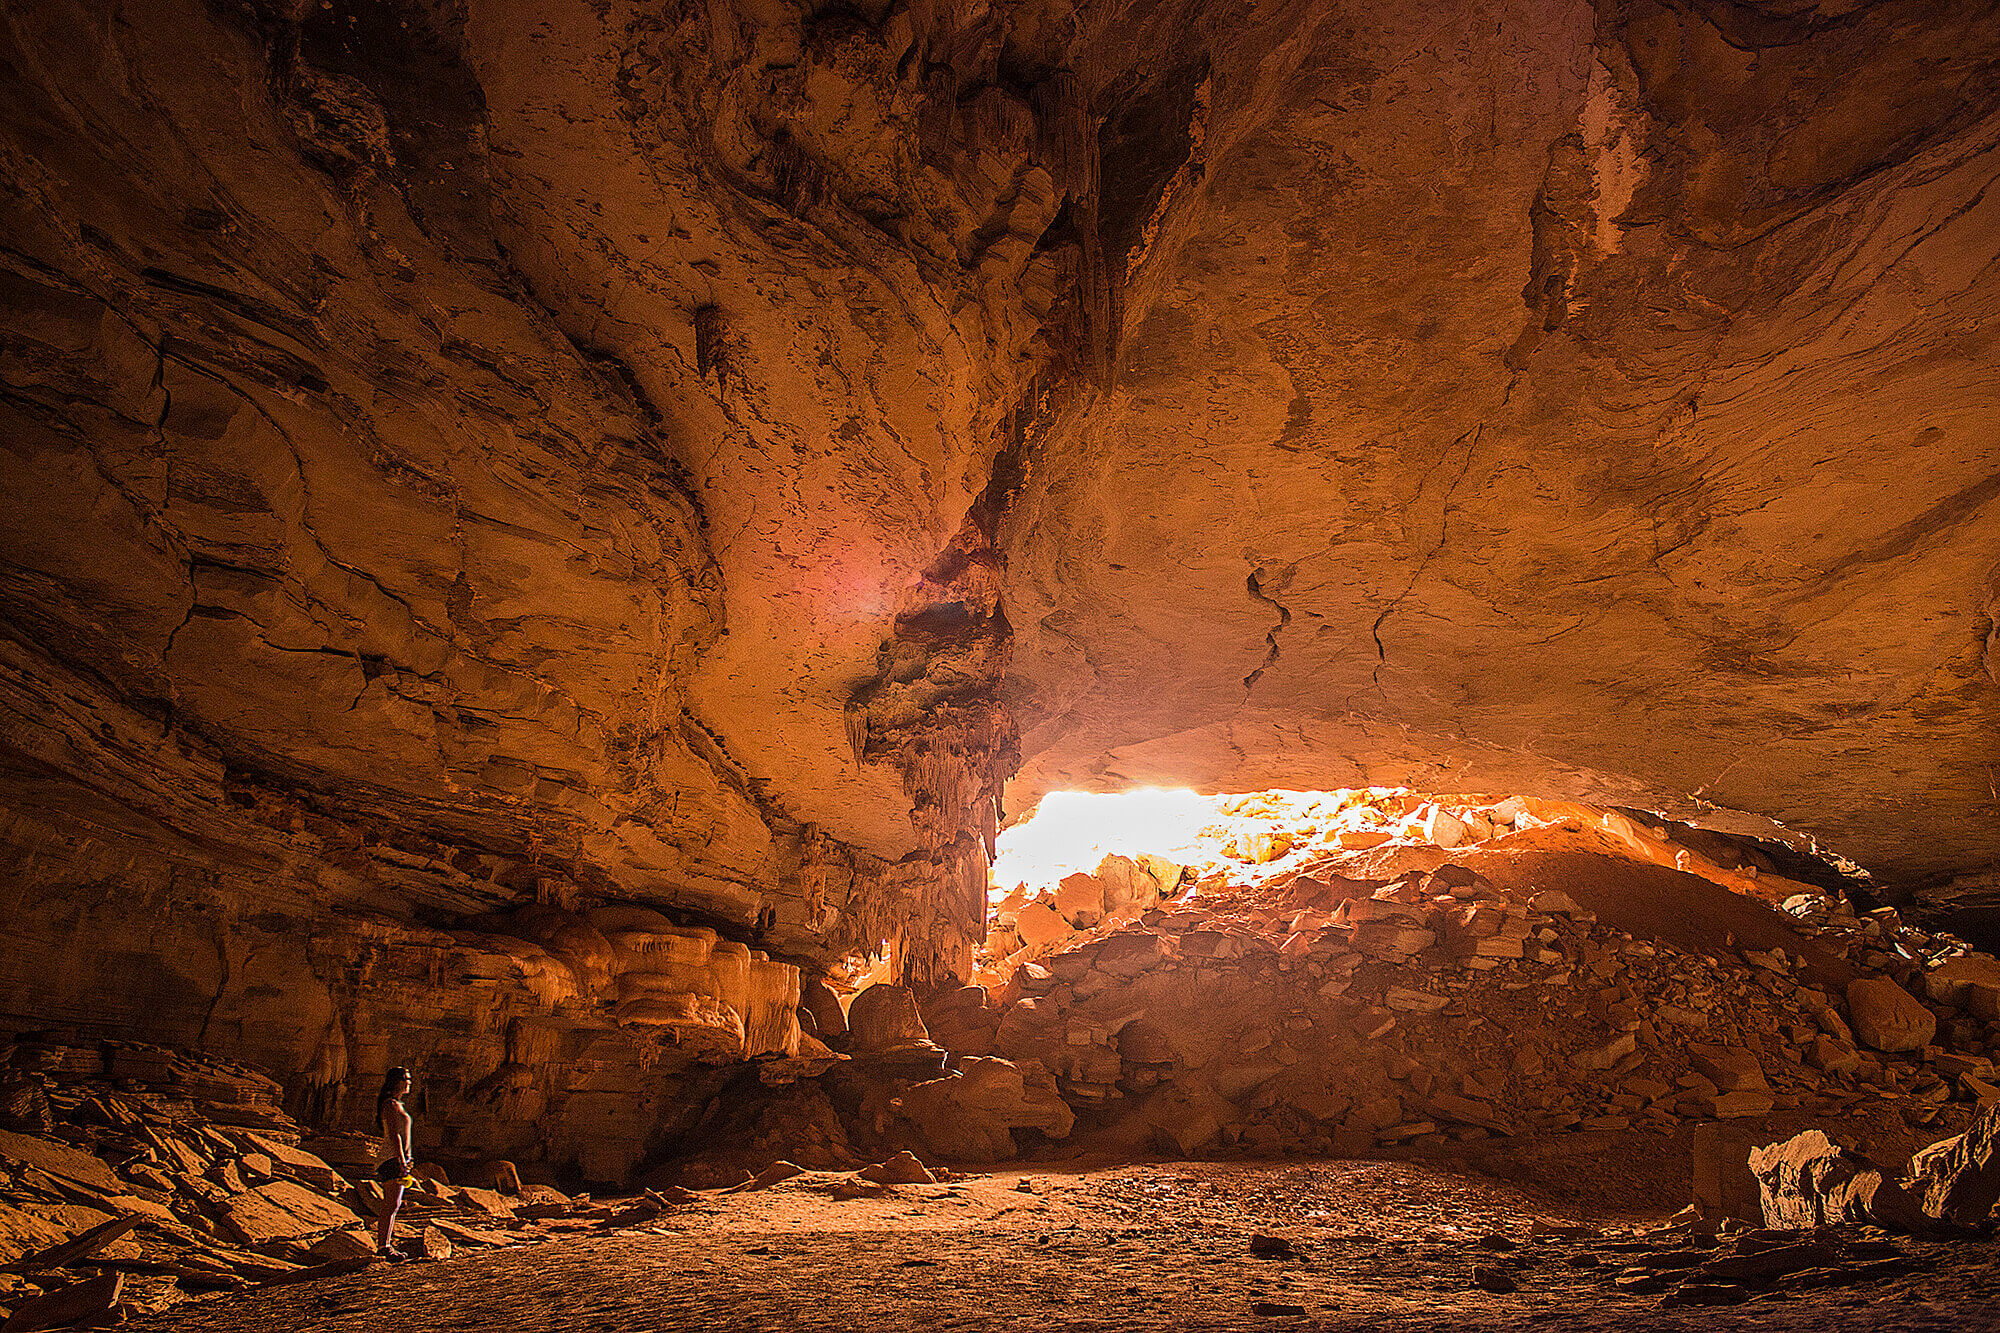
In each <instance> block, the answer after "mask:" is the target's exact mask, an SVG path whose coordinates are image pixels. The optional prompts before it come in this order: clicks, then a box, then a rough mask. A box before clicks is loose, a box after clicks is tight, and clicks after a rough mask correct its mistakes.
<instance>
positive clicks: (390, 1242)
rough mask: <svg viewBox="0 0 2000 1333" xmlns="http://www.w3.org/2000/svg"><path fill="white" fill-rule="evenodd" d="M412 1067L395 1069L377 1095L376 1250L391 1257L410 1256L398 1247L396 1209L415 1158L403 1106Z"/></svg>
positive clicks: (400, 1204)
mask: <svg viewBox="0 0 2000 1333" xmlns="http://www.w3.org/2000/svg"><path fill="white" fill-rule="evenodd" d="M409 1091H410V1071H409V1070H407V1069H402V1068H397V1069H391V1070H390V1071H389V1072H388V1074H387V1075H386V1076H385V1077H384V1078H383V1080H382V1091H381V1092H379V1093H377V1094H376V1096H375V1128H376V1130H377V1131H378V1132H379V1133H380V1134H381V1135H382V1141H381V1143H380V1144H379V1145H378V1146H377V1148H376V1150H375V1163H376V1165H375V1179H376V1181H377V1182H378V1183H379V1184H380V1185H381V1186H382V1212H381V1215H380V1216H379V1217H378V1218H377V1219H376V1225H375V1252H376V1253H377V1254H380V1255H382V1256H384V1257H385V1258H389V1259H402V1258H406V1257H407V1256H406V1255H405V1254H404V1253H403V1252H402V1251H401V1250H399V1249H397V1248H396V1242H395V1239H394V1238H395V1234H396V1210H397V1209H399V1208H401V1207H402V1206H403V1186H404V1184H405V1183H406V1182H407V1181H408V1180H409V1179H410V1166H411V1164H412V1162H414V1160H415V1156H416V1154H415V1151H414V1149H413V1147H412V1144H411V1137H412V1136H411V1130H412V1128H413V1125H412V1123H411V1121H410V1113H409V1112H408V1111H406V1110H404V1109H403V1098H404V1097H406V1096H408V1095H409Z"/></svg>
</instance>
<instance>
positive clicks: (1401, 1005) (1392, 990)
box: [1382, 986, 1451, 1015]
mask: <svg viewBox="0 0 2000 1333" xmlns="http://www.w3.org/2000/svg"><path fill="white" fill-rule="evenodd" d="M1382 1003H1383V1004H1385V1005H1387V1006H1388V1007H1389V1008H1391V1009H1396V1010H1400V1011H1402V1012H1403V1013H1406V1014H1418V1015H1423V1014H1435V1013H1437V1012H1438V1011H1439V1010H1441V1009H1443V1008H1444V1007H1445V1006H1446V1005H1448V1004H1450V1003H1451V1001H1450V1000H1449V999H1448V998H1446V997H1445V996H1442V995H1431V994H1427V993H1426V992H1424V991H1420V990H1411V989H1410V988H1409V987H1407V986H1391V987H1389V989H1388V992H1387V993H1386V994H1385V995H1384V996H1383V997H1382Z"/></svg>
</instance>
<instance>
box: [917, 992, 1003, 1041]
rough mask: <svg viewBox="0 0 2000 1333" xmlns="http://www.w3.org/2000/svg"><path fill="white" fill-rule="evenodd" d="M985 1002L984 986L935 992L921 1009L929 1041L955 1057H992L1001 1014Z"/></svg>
mask: <svg viewBox="0 0 2000 1333" xmlns="http://www.w3.org/2000/svg"><path fill="white" fill-rule="evenodd" d="M987 999H988V997H987V994H986V988H985V987H984V986H949V987H945V988H943V989H941V990H938V991H936V992H934V993H933V994H932V995H931V996H930V998H928V999H926V1000H925V1001H924V1002H923V1004H922V1006H921V1008H920V1012H921V1016H922V1018H923V1020H924V1027H925V1029H926V1030H928V1032H929V1033H930V1038H931V1040H932V1041H934V1042H936V1043H937V1044H938V1045H940V1046H942V1047H944V1048H945V1049H946V1050H948V1051H950V1052H952V1053H953V1054H955V1055H991V1054H993V1034H994V1031H995V1029H997V1028H998V1027H999V1025H1000V1014H999V1011H998V1010H995V1009H993V1008H991V1007H989V1006H988V1004H987Z"/></svg>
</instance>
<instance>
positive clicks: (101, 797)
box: [0, 0, 2000, 921]
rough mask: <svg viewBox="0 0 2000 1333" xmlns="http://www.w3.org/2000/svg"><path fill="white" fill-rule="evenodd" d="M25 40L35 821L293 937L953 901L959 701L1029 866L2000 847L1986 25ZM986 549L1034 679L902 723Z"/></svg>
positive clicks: (1340, 18) (117, 25)
mask: <svg viewBox="0 0 2000 1333" xmlns="http://www.w3.org/2000/svg"><path fill="white" fill-rule="evenodd" d="M0 38H3V39H4V44H5V49H4V61H5V82H4V93H3V94H0V95H4V98H5V106H4V113H5V115H4V119H5V122H6V132H5V137H4V140H3V141H0V147H3V148H4V153H5V165H6V175H7V178H8V179H9V181H10V182H11V183H10V184H9V186H8V187H7V189H6V191H5V194H4V202H0V208H4V224H3V225H4V232H5V237H6V239H5V243H4V260H5V264H4V271H0V281H4V283H5V284H6V289H7V290H6V291H5V293H4V294H0V309H4V313H5V316H6V327H5V330H4V334H3V335H0V380H4V382H5V386H6V392H5V397H4V400H0V412H4V414H5V422H6V424H5V427H4V432H5V436H6V438H7V442H8V448H7V450H5V451H4V452H0V463H4V465H5V466H6V468H7V469H8V475H7V478H6V482H7V486H8V492H9V497H10V500H9V504H8V505H7V506H6V510H7V512H6V516H5V531H4V533H0V544H3V545H4V552H0V554H4V559H5V564H4V569H0V576H4V577H0V599H4V612H5V619H6V621H7V623H8V625H9V632H8V634H7V635H6V636H5V640H4V643H0V650H4V653H5V655H6V660H5V661H4V663H0V667H4V677H0V689H4V699H0V702H4V704H5V728H4V742H5V745H4V749H5V755H6V764H5V779H6V792H7V799H8V802H9V806H10V808H12V809H14V810H15V811H16V812H17V813H21V812H25V817H27V818H29V819H31V820H43V821H47V820H53V819H55V818H57V815H58V813H60V815H61V817H62V818H66V819H70V820H80V821H82V822H83V823H84V824H85V825H86V826H88V827H89V828H91V829H94V830H96V831H97V832H98V833H99V834H101V835H102V836H106V837H128V838H134V839H140V840H151V842H152V843H153V844H154V845H156V846H159V847H165V848H169V849H170V852H171V854H172V855H175V856H189V857H192V856H196V855H213V854H215V853H214V847H215V846H216V845H219V844H221V843H223V842H227V843H229V844H230V846H231V847H233V848H234V849H235V850H234V851H232V852H231V853H230V855H232V856H235V857H238V858H239V859H241V860H243V862H244V863H245V864H246V865H268V866H273V867H276V866H281V865H284V864H287V855H288V852H287V846H288V843H287V839H288V838H291V837H293V835H294V834H296V833H297V832H298V830H299V828H302V827H316V826H315V825H312V820H313V819H320V818H337V819H341V820H349V821H354V822H358V823H361V824H366V825H370V826H372V827H375V828H377V829H388V830H394V831H400V832H403V833H407V832H410V831H412V830H414V831H418V832H421V833H423V834H425V835H426V836H428V837H432V838H435V839H438V840H441V841H442V842H443V843H448V844H451V845H454V846H458V847H460V848H463V849H468V851H467V854H468V855H470V856H473V858H474V859H475V860H476V859H477V854H479V853H480V852H482V851H487V852H492V853H494V854H495V855H498V854H500V853H502V852H506V853H508V854H512V855H520V854H523V852H524V849H526V851H528V852H531V853H532V854H533V856H534V857H536V858H542V857H547V858H550V859H551V863H552V864H559V865H560V866H561V867H562V868H563V871H564V873H567V874H571V875H573V876H575V877H576V878H578V879H579V880H584V879H587V880H589V881H590V882H593V883H596V884H598V885H600V886H604V887H608V888H610V889H612V890H614V891H616V892H618V893H621V894H625V895H629V896H633V897H638V898H642V899H646V900H650V901H658V902H662V903H675V904H680V905H685V906H690V907H692V908H696V909H699V910H700V911H703V912H706V913H708V914H710V915H713V916H715V917H717V918H720V919H725V920H738V921H743V920H748V919H750V917H751V916H753V915H754V914H755V912H756V911H757V910H758V901H759V888H758V886H759V883H760V879H761V878H762V877H764V876H766V875H767V874H768V869H769V865H770V861H771V857H772V850H771V845H772V838H773V836H774V830H777V829H779V828H781V827H790V826H791V825H792V824H793V823H796V824H802V825H813V826H816V827H817V828H818V829H820V830H822V831H824V832H825V833H826V834H828V835H830V836H831V837H833V838H836V839H838V840H841V841H843V842H846V843H848V844H851V845H852V846H854V847H856V848H860V849H863V850H865V851H867V852H870V853H873V854H875V855H878V856H882V857H885V858H889V859H892V860H893V859H895V858H897V857H900V856H903V855H904V854H905V853H907V852H909V851H911V850H912V848H913V847H915V846H916V845H917V842H918V836H917V833H916V832H915V831H913V826H912V820H911V800H910V796H909V794H908V792H907V790H906V780H905V776H904V775H899V773H898V771H897V769H896V767H895V765H894V764H891V763H885V762H857V757H858V756H864V755H865V756H867V757H869V758H871V759H872V758H876V757H878V756H876V755H875V754H873V753H872V752H870V750H869V746H870V738H871V737H874V738H875V739H876V740H878V741H879V740H880V738H881V736H882V735H883V734H885V733H886V732H888V731H893V730H894V727H895V726H896V724H897V720H896V718H894V717H893V716H889V715H888V712H892V711H893V709H890V707H889V705H888V704H884V703H882V702H881V701H882V700H883V699H888V698H891V695H889V694H883V693H882V690H883V682H884V681H885V680H889V681H892V683H896V684H906V683H907V681H906V680H905V679H904V676H908V675H911V674H912V673H914V674H916V675H921V676H923V677H924V678H925V679H928V680H929V681H930V682H931V683H932V684H933V685H935V686H936V687H937V688H938V689H940V690H942V691H945V692H947V693H948V692H950V691H952V690H958V691H960V692H961V693H967V692H969V693H981V692H984V693H986V694H989V695H997V697H998V698H1000V699H1001V700H1003V701H1004V702H1005V703H1006V705H1007V706H1008V707H1009V708H1010V709H1011V712H1012V717H1013V720H1014V722H1015V724H1016V725H1018V727H1019V731H1020V750H1021V756H1022V763H1021V768H1020V772H1019V775H1018V776H1017V777H1016V778H1015V779H1014V780H1013V782H1012V783H1011V784H1010V786H1009V788H1008V793H1007V795H1008V805H1009V806H1010V807H1014V808H1020V807H1023V806H1025V805H1026V804H1027V803H1028V802H1030V801H1032V800H1033V799H1034V798H1035V797H1036V796H1037V795H1038V794H1039V793H1041V792H1043V791H1047V790H1052V789H1057V788H1071V787H1084V788H1089V787H1095V788H1116V787H1120V786H1125V785H1129V784H1132V783H1173V784H1193V785H1198V786H1203V787H1206V788H1210V789H1219V790H1248V789H1256V788H1261V787H1267V786H1274V785H1294V786H1299V785H1303V786H1328V785H1335V784H1346V785H1354V784H1359V783H1363V782H1384V783H1411V784H1416V785H1422V786H1426V787H1431V788H1448V789H1462V790H1523V791H1531V792H1536V793H1544V794H1549V795H1562V796H1573V797H1583V798H1589V799H1597V800H1607V801H1614V802H1619V803H1629V804H1640V805H1647V806H1651V807H1653V808H1657V809H1662V810H1667V811H1670V812H1674V813H1678V814H1693V813H1698V812H1699V811H1700V810H1701V809H1702V808H1704V806H1706V805H1713V806H1716V807H1721V808H1723V809H1725V810H1733V811H1745V812H1750V813H1753V814H1756V815H1761V816H1766V817H1768V818H1771V819H1775V820H1778V821H1781V822H1782V823H1783V824H1785V825H1786V826H1787V827H1789V828H1791V829H1795V830H1798V831H1800V832H1803V833H1808V834H1811V835H1814V836H1817V837H1819V838H1820V839H1822V840H1823V841H1824V842H1825V843H1826V844H1827V845H1828V846H1830V847H1832V848H1833V849H1835V850H1838V851H1840V852H1843V853H1845V854H1847V855H1849V856H1852V857H1854V858H1855V859H1856V860H1858V861H1860V862H1861V863H1863V864H1864V865H1866V866H1868V867H1869V868H1871V869H1872V870H1874V871H1876V872H1877V873H1878V874H1883V875H1887V876H1892V877H1902V878H1906V879H1911V880H1914V879H1918V878H1922V877H1926V876H1940V875H1951V874H1961V873H1970V872H1976V871H1980V870H1982V869H1984V868H1986V867H1989V866H1990V865H1991V864H1992V863H1993V862H1994V860H1995V856H1996V852H2000V820H1996V819H1995V817H1994V816H1995V813H1996V810H1995V807H1996V804H2000V797H1996V795H1995V790H1996V789H1995V786H1994V782H1995V778H1994V774H1995V770H1996V768H2000V753H1996V751H2000V744H1996V740H1995V738H1996V735H1997V734H2000V733H1997V732H1996V724H2000V660H1996V657H1995V656H1994V650H1993V649H1991V648H1990V647H1989V642H1990V640H1991V639H1992V638H1993V636H1994V635H1995V632H1996V631H1995V629H1994V619H1995V616H1996V615H2000V581H1996V570H2000V401H1996V399H1997V398H2000V395H1996V391H1995V389H1994V374H1995V370H1996V368H2000V354H1997V353H2000V191H1996V190H1993V189H1991V188H1990V187H1991V186H1992V185H1993V184H1994V182H1995V179H1996V177H2000V19H1996V16H1995V14H1994V11H1993V9H1992V7H1991V5H1990V4H1986V3H1979V2H1975V0H1958V2H1956V3H1953V2H1951V0H1945V2H1943V3H1931V2H1929V0H1882V2H1881V3H1875V4H1860V3H1852V0H1827V2H1826V3H1820V4H1816V5H1815V4H1813V3H1810V2H1809V0H1770V2H1768V3H1748V2H1745V3H1735V4H1729V3H1721V2H1720V0H1711V2H1695V0H1689V2H1688V3H1682V4H1673V5H1669V4H1664V3H1656V2H1655V0H1630V2H1629V3H1612V2H1611V0H1606V3H1603V4H1600V5H1597V6H1595V7H1593V6H1591V5H1589V4H1583V3H1561V2H1559V0H1537V2H1534V3H1451V4H1446V5H1437V4H1419V3H1414V2H1413V0H1391V2H1389V3H1359V2H1358V0H1357V2H1355V3H1345V4H1339V3H1332V2H1331V0H1288V2H1285V3H1254V2H1249V0H1136V2H1134V3H1121V4H1102V5H1097V4H1086V5H1081V6H1075V5H1071V4H1068V3H1062V2H1061V0H1023V2H1022V3H1017V4H999V5H985V4H977V3H963V4H958V5H947V4H941V3H933V4H896V5H883V4H877V3H864V4H859V5H855V6H822V7H817V8H815V7H812V6H804V5H797V4H791V3H784V2H782V0H709V2H708V3H706V4H705V5H704V4H702V3H697V2H690V3H668V4H655V3H644V4H641V3H628V2H626V0H594V2H592V0H460V2H459V3H442V2H440V3H432V4H426V3H422V2H421V0H371V2H369V3H356V2H354V0H334V2H333V3H329V4H318V5H309V6H308V5H300V6H290V5H281V4H247V5H226V4H220V3H218V4H213V5H210V4H202V3H195V2H194V0H182V2H181V3H174V2H172V0H161V2H159V3H147V4H141V5H126V6H111V7H100V6H94V5H86V4H82V3H74V4H65V3H60V2H57V0H51V2H49V3H36V4H26V5H18V6H10V7H9V8H8V10H7V13H6V15H5V17H4V19H0ZM996 478H999V479H1001V480H1002V481H1004V485H1002V484H1000V482H999V481H996ZM996 496H997V497H998V498H997V500H996V499H995V497H996ZM982 497H985V499H982ZM989 502H990V503H989ZM969 513H973V514H975V515H982V516H984V520H985V528H984V530H983V532H984V535H983V537H981V538H980V540H981V541H983V542H984V543H985V546H982V547H981V549H982V550H987V549H988V548H990V551H988V554H990V556H991V557H992V559H993V561H994V562H995V564H996V566H997V565H998V564H1000V563H1002V562H1004V578H1002V579H1001V581H1000V583H999V585H998V590H999V599H1000V600H999V606H1000V607H1001V612H1000V615H1001V617H1002V620H1001V621H999V622H996V623H1004V625H1005V627H1006V628H1007V629H1008V630H1010V631H1011V639H1009V640H1008V641H1007V642H1006V643H1004V645H1002V648H1004V653H1003V652H1001V651H1000V649H996V648H995V647H994V645H993V643H992V642H991V641H990V640H989V641H982V642H983V643H985V647H984V648H983V649H982V650H981V651H982V652H983V653H984V654H985V655H984V656H982V657H981V658H980V659H979V660H978V661H976V662H974V661H969V660H967V659H966V657H965V655H964V654H960V655H958V656H954V655H953V654H952V653H951V652H949V651H943V650H937V651H926V652H920V653H918V654H917V657H916V659H914V665H911V663H910V662H909V661H904V662H903V663H902V665H899V659H898V658H897V656H896V654H895V652H893V651H891V650H889V649H885V646H884V645H885V642H887V641H888V640H889V639H890V638H891V631H892V627H893V626H896V625H898V624H904V625H917V626H918V630H921V631H922V632H918V630H912V631H911V632H910V633H909V634H905V635H903V636H902V639H903V641H904V642H905V643H906V644H907V643H915V642H918V641H919V640H923V639H924V637H925V635H926V634H929V633H930V631H929V630H928V629H925V628H924V626H930V625H934V624H935V623H937V622H936V621H935V619H934V618H935V616H936V615H937V614H938V612H937V611H936V608H937V607H938V606H940V605H944V606H950V605H957V604H958V603H956V602H954V601H953V600H952V599H953V598H961V597H962V596H963V593H962V587H961V585H960V584H959V583H954V582H953V580H954V579H957V578H959V577H960V575H959V574H958V573H955V572H948V573H940V572H939V570H940V566H939V561H940V558H941V556H943V555H944V554H945V553H947V552H948V551H951V550H953V549H958V550H959V551H960V553H961V554H963V551H964V550H965V549H966V547H965V542H966V541H967V538H966V533H967V531H968V530H969V529H968V514H969ZM973 526H978V525H977V524H975V525H973ZM955 542H956V543H959V546H958V547H957V548H954V543H955ZM973 544H974V545H978V544H979V542H974V543H973ZM982 558H983V557H982ZM960 564H961V565H962V564H963V562H960ZM959 568H960V566H959V565H954V566H952V570H954V571H956V570H958V569H959ZM926 606H928V607H931V608H932V610H931V611H930V612H928V613H927V614H930V615H932V616H933V620H929V621H922V622H921V624H919V621H918V620H913V619H912V618H911V617H912V616H913V615H914V614H915V613H916V612H918V611H921V610H922V608H924V607H926ZM899 616H900V617H902V619H901V620H900V621H899V619H898V618H899ZM932 637H933V638H935V637H937V636H935V635H932ZM933 647H935V645H933ZM1003 657H1004V661H1003V660H1002V658H1003ZM904 666H908V668H909V670H908V671H907V672H904V673H903V675H901V676H899V675H898V672H899V671H902V670H903V667H904ZM871 683H872V685H873V687H874V689H875V691H876V693H874V694H872V695H871V694H870V693H869V690H870V688H871ZM896 697H900V696H896ZM857 698H869V699H874V700H875V701H876V702H875V704H874V705H873V706H874V707H875V710H876V711H875V712H873V713H868V714H866V715H865V716H863V717H862V718H861V720H860V721H859V722H857V714H856V711H855V708H854V706H853V705H854V702H855V700H856V699H857ZM885 710H887V711H885ZM282 793H290V794H291V795H290V796H284V797H281V795H278V794H282ZM294 798H296V799H297V800H298V801H299V802H300V803H301V812H300V813H297V814H295V815H294V816H292V817H291V823H290V824H289V825H288V824H287V823H286V821H285V817H281V816H280V815H278V814H274V813H273V807H272V802H274V801H280V802H281V801H282V800H283V799H294ZM230 820H235V821H237V823H235V824H231V823H229V821H230ZM460 873H461V874H465V873H476V868H474V867H473V863H472V862H471V861H465V862H463V863H462V867H461V871H460ZM517 887H518V886H517ZM357 892H358V890H357ZM466 905H468V904H461V906H466Z"/></svg>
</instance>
